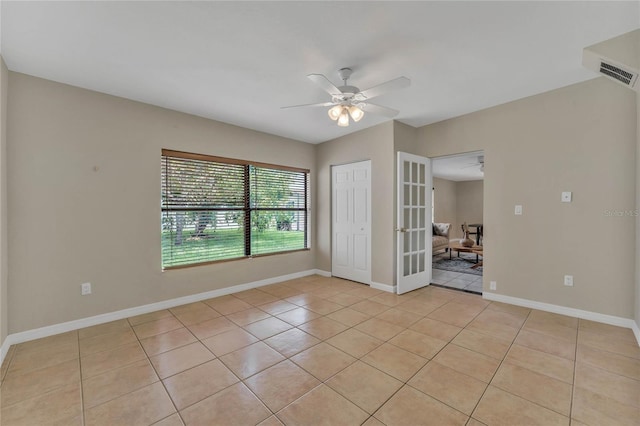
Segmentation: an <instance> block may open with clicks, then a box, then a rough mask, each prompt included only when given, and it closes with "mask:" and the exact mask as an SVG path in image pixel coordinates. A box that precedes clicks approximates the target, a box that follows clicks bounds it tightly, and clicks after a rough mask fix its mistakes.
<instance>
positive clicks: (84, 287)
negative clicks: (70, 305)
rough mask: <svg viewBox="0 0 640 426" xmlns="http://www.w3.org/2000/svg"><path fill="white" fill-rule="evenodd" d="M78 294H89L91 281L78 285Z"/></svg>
mask: <svg viewBox="0 0 640 426" xmlns="http://www.w3.org/2000/svg"><path fill="white" fill-rule="evenodd" d="M80 294H81V295H82V296H86V295H87V294H91V283H83V284H81V285H80Z"/></svg>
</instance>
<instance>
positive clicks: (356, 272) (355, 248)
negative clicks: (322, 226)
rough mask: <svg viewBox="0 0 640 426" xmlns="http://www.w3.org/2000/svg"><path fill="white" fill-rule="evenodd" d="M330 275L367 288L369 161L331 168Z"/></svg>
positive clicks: (368, 257) (369, 209) (369, 260)
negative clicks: (365, 285)
mask: <svg viewBox="0 0 640 426" xmlns="http://www.w3.org/2000/svg"><path fill="white" fill-rule="evenodd" d="M331 201H332V202H331V225H332V226H331V234H332V235H331V239H332V241H331V274H332V275H333V276H336V277H340V278H346V279H348V280H352V281H357V282H361V283H365V284H371V161H360V162H358V163H351V164H343V165H340V166H333V167H331Z"/></svg>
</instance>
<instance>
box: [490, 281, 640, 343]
mask: <svg viewBox="0 0 640 426" xmlns="http://www.w3.org/2000/svg"><path fill="white" fill-rule="evenodd" d="M482 298H483V299H486V300H492V301H495V302H503V303H508V304H510V305H516V306H524V307H525V308H532V309H538V310H540V311H545V312H552V313H554V314H560V315H567V316H570V317H574V318H581V319H585V320H590V321H595V322H601V323H604V324H609V325H616V326H618V327H625V328H630V329H631V330H633V333H634V334H635V336H636V340H637V341H638V345H639V346H640V330H639V329H638V325H637V324H636V322H635V321H634V320H632V319H631V318H622V317H616V316H613V315H606V314H600V313H598V312H591V311H583V310H582V309H575V308H568V307H566V306H560V305H552V304H550V303H544V302H536V301H535V300H528V299H520V298H519V297H511V296H505V295H502V294H496V293H489V292H483V293H482Z"/></svg>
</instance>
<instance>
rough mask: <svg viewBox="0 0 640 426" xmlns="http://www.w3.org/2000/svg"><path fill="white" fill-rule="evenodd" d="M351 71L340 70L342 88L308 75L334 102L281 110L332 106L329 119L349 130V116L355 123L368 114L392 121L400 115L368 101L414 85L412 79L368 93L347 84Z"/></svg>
mask: <svg viewBox="0 0 640 426" xmlns="http://www.w3.org/2000/svg"><path fill="white" fill-rule="evenodd" d="M352 72H353V71H352V70H351V68H341V69H340V70H338V75H339V76H340V79H341V80H342V81H343V83H344V84H343V85H342V86H340V87H336V86H335V85H334V84H333V83H331V81H330V80H329V79H328V78H327V77H325V76H324V75H322V74H309V75H308V76H307V78H309V80H311V81H313V82H314V83H316V84H317V85H318V86H320V87H321V88H322V89H323V90H324V91H325V92H327V93H328V94H329V95H331V101H330V102H320V103H317V104H305V105H292V106H287V107H282V108H300V107H332V108H330V109H329V111H327V113H328V114H329V118H331V119H332V120H334V121H337V122H338V126H340V127H347V126H348V125H349V117H351V119H352V120H353V121H355V122H358V121H360V120H361V119H362V117H364V113H365V111H366V112H370V113H372V114H377V115H382V116H384V117H389V118H392V117H395V116H396V115H398V112H399V111H397V110H395V109H391V108H387V107H383V106H380V105H376V104H372V103H370V102H369V99H373V98H375V97H376V96H380V95H382V94H384V93H387V92H389V91H391V90H397V89H402V88H405V87H408V86H409V85H410V84H411V80H409V79H408V78H407V77H398V78H394V79H393V80H389V81H387V82H385V83H381V84H378V85H377V86H373V87H371V88H369V89H367V90H360V89H358V88H357V87H355V86H350V85H348V84H347V80H349V77H351V73H352Z"/></svg>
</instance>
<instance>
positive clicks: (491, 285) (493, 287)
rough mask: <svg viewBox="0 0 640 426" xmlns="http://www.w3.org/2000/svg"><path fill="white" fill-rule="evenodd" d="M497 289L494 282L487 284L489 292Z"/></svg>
mask: <svg viewBox="0 0 640 426" xmlns="http://www.w3.org/2000/svg"><path fill="white" fill-rule="evenodd" d="M497 287H498V285H497V284H496V282H495V281H491V282H489V290H496V289H497Z"/></svg>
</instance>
